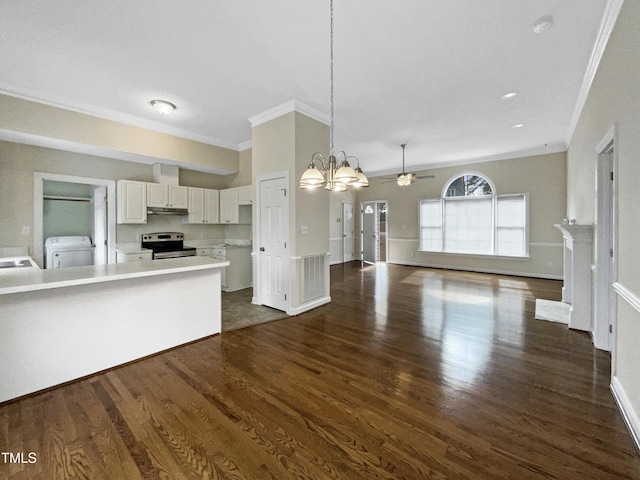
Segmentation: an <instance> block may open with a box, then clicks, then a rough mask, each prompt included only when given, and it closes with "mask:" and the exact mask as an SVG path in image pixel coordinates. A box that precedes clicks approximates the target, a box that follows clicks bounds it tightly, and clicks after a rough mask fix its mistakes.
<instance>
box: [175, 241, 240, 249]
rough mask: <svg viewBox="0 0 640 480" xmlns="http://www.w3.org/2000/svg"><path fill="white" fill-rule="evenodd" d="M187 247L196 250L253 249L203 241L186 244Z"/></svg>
mask: <svg viewBox="0 0 640 480" xmlns="http://www.w3.org/2000/svg"><path fill="white" fill-rule="evenodd" d="M184 245H185V247H196V248H251V245H237V244H230V243H222V242H215V243H213V242H212V243H202V241H200V242H198V243H196V242H184Z"/></svg>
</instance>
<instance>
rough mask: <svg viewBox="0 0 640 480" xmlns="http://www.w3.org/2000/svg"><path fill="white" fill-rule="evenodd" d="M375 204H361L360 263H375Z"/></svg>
mask: <svg viewBox="0 0 640 480" xmlns="http://www.w3.org/2000/svg"><path fill="white" fill-rule="evenodd" d="M377 207H378V205H377V204H376V202H366V203H363V204H362V261H364V262H367V263H376V260H377V259H376V219H377V217H378V214H377Z"/></svg>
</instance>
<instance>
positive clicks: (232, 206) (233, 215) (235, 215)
mask: <svg viewBox="0 0 640 480" xmlns="http://www.w3.org/2000/svg"><path fill="white" fill-rule="evenodd" d="M238 193H239V192H238V188H237V187H236V188H227V189H225V190H220V223H225V224H229V223H238V222H239V220H240V212H239V208H240V207H239V205H240V199H239V196H238Z"/></svg>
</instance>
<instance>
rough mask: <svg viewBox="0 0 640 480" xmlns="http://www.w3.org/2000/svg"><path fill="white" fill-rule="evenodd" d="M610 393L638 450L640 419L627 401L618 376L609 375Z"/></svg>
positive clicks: (639, 448) (639, 445)
mask: <svg viewBox="0 0 640 480" xmlns="http://www.w3.org/2000/svg"><path fill="white" fill-rule="evenodd" d="M611 393H613V398H614V399H615V400H616V404H617V405H618V408H619V409H620V413H622V418H623V419H624V423H626V424H627V428H628V429H629V433H631V438H632V439H633V441H634V443H635V444H636V448H637V449H638V451H639V452H640V420H639V419H638V415H637V414H636V412H635V411H634V410H633V407H632V406H631V402H630V401H629V398H628V397H627V394H626V393H625V391H624V388H622V384H621V383H620V380H618V377H616V376H613V377H611Z"/></svg>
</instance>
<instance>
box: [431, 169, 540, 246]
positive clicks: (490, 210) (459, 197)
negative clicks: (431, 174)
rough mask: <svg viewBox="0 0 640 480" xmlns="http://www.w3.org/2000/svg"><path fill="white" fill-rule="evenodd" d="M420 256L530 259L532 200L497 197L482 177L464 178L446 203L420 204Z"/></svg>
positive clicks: (454, 185)
mask: <svg viewBox="0 0 640 480" xmlns="http://www.w3.org/2000/svg"><path fill="white" fill-rule="evenodd" d="M419 215H420V219H419V221H420V250H421V251H425V252H446V253H462V254H473V255H499V256H508V257H526V256H528V254H529V252H528V250H529V249H528V225H527V224H528V195H527V194H525V193H520V194H514V195H497V194H496V192H495V188H494V187H493V186H492V185H491V183H490V182H489V181H488V180H487V179H486V178H483V177H481V176H478V175H461V176H460V177H457V178H455V179H454V180H452V181H451V182H449V184H448V185H447V186H446V188H445V189H444V191H443V196H442V198H437V199H431V200H421V201H420V213H419Z"/></svg>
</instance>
